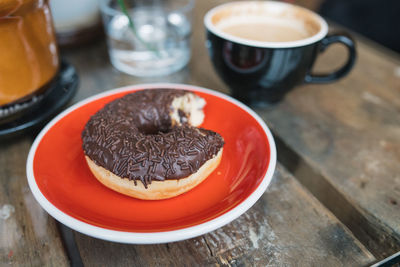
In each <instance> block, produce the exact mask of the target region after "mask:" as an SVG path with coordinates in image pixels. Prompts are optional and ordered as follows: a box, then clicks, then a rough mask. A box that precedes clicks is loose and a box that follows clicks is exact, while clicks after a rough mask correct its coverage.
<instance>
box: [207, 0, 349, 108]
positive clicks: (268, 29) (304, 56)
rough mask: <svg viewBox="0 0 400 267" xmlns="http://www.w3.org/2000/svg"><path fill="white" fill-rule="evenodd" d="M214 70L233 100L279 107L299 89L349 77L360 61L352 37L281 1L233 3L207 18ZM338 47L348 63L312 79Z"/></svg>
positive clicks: (208, 44) (314, 15)
mask: <svg viewBox="0 0 400 267" xmlns="http://www.w3.org/2000/svg"><path fill="white" fill-rule="evenodd" d="M204 24H205V27H206V30H207V43H206V45H207V47H208V50H209V54H210V57H211V61H212V62H213V65H214V67H215V69H216V71H217V72H218V74H219V75H220V77H221V78H222V79H223V80H224V82H225V83H226V84H227V85H228V86H229V87H230V89H231V93H232V95H233V96H234V97H235V98H237V99H239V100H241V101H242V102H244V103H246V104H249V105H269V104H273V103H276V102H278V101H280V100H282V98H283V97H284V96H285V94H286V93H287V92H288V91H290V90H291V89H293V88H294V87H295V86H297V85H301V84H304V83H328V82H333V81H336V80H338V79H340V78H342V77H343V76H345V75H346V74H347V73H348V72H349V71H350V70H351V68H352V67H353V65H354V62H355V59H356V50H355V43H354V41H353V39H352V38H351V37H350V36H349V35H347V34H331V35H327V33H328V25H327V23H326V21H325V20H324V19H323V18H322V17H320V16H319V15H317V14H316V13H314V12H312V11H310V10H308V9H305V8H302V7H299V6H295V5H291V4H287V3H282V2H275V1H273V2H272V1H262V2H258V1H246V2H231V3H227V4H223V5H220V6H217V7H215V8H213V9H211V10H210V11H208V12H207V14H206V16H205V17H204ZM333 43H342V44H344V45H345V46H346V47H347V49H348V51H349V53H348V59H347V62H346V63H345V64H344V65H343V66H342V67H341V68H339V69H337V70H334V71H333V72H331V73H327V74H322V75H321V74H319V75H316V74H312V73H311V69H312V66H313V64H314V62H315V59H316V57H317V56H318V54H319V53H320V52H322V51H324V50H325V48H327V47H328V46H329V45H331V44H333Z"/></svg>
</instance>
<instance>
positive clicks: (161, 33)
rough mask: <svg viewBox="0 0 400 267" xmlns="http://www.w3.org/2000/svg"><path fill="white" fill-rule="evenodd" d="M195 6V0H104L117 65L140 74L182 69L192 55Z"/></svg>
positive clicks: (110, 45)
mask: <svg viewBox="0 0 400 267" xmlns="http://www.w3.org/2000/svg"><path fill="white" fill-rule="evenodd" d="M121 2H122V3H123V4H122V3H121ZM121 4H122V5H124V6H125V8H126V9H125V11H126V13H127V14H128V15H129V17H130V19H131V21H130V20H129V18H128V17H127V16H126V13H124V9H123V8H121V7H122V6H121ZM193 6H194V0H122V1H121V0H101V2H100V8H101V12H102V17H103V23H104V28H105V32H106V35H107V43H108V52H109V55H110V60H111V63H112V64H113V66H114V67H115V68H117V69H118V70H120V71H122V72H125V73H128V74H131V75H136V76H161V75H167V74H170V73H173V72H176V71H178V70H180V69H182V68H183V67H184V66H186V64H187V63H188V62H189V59H190V36H191V31H192V21H191V18H192V9H193ZM131 22H132V23H131Z"/></svg>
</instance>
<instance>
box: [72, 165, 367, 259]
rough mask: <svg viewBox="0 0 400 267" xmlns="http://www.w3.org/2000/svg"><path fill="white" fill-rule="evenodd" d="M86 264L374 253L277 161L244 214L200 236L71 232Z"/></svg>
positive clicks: (349, 256) (363, 255) (350, 256)
mask: <svg viewBox="0 0 400 267" xmlns="http://www.w3.org/2000/svg"><path fill="white" fill-rule="evenodd" d="M75 238H76V242H77V244H78V248H79V250H80V253H81V257H82V260H83V263H84V265H85V266H210V265H218V266H266V265H268V266H365V265H367V264H369V263H371V262H373V261H374V257H373V256H372V254H370V252H368V251H367V250H366V249H365V247H364V246H363V245H362V244H361V243H360V242H359V241H358V240H356V239H355V238H354V236H353V235H352V234H351V233H350V232H349V231H348V229H347V228H346V227H344V226H343V225H342V224H341V223H340V222H339V221H338V220H337V219H336V218H335V217H334V216H333V215H332V214H331V213H330V212H329V211H327V210H326V209H325V208H324V207H323V206H322V205H321V204H320V203H319V202H318V201H317V200H316V199H315V198H314V197H313V196H312V195H311V194H310V193H308V192H307V191H306V190H305V189H304V188H303V187H302V186H301V185H300V184H299V183H298V182H297V181H296V180H295V179H294V178H293V177H292V176H291V175H290V174H288V172H287V171H286V170H284V169H283V168H282V167H281V166H280V165H278V168H277V171H276V172H275V175H274V178H273V180H272V183H271V185H270V187H269V189H268V190H267V192H266V193H265V194H264V195H263V196H262V197H261V199H260V200H259V201H258V202H257V203H256V204H255V205H254V206H253V207H252V208H251V209H250V210H249V211H248V212H246V213H245V214H244V215H242V216H240V217H239V218H238V219H236V220H234V221H233V222H232V223H230V224H228V225H227V226H225V227H223V228H220V229H218V230H216V231H213V232H211V233H209V234H206V235H204V236H200V237H197V238H193V239H189V240H186V241H181V242H174V243H167V244H159V245H126V244H117V243H112V242H108V241H103V240H99V239H95V238H91V237H88V236H85V235H82V234H79V233H76V234H75Z"/></svg>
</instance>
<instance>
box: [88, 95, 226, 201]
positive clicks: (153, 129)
mask: <svg viewBox="0 0 400 267" xmlns="http://www.w3.org/2000/svg"><path fill="white" fill-rule="evenodd" d="M204 105H205V101H204V99H202V98H200V97H199V96H197V95H195V94H194V93H191V92H189V91H184V90H174V89H151V90H142V91H137V92H134V93H131V94H127V95H125V96H124V97H122V98H119V99H117V100H114V101H112V102H110V103H109V104H107V105H106V106H105V107H104V108H102V109H101V110H99V111H98V112H97V113H96V114H94V115H93V116H92V117H91V118H90V119H89V121H88V122H87V124H86V125H85V128H84V130H83V132H82V141H83V151H84V153H85V156H86V160H87V162H88V165H89V167H90V169H91V171H92V172H93V174H94V175H95V176H96V178H97V179H98V180H99V181H100V182H102V183H103V184H105V185H106V186H108V187H110V188H111V189H114V190H116V191H118V192H120V193H123V194H126V195H129V196H133V197H136V198H141V199H163V198H169V197H173V196H176V195H178V194H182V193H184V192H186V191H188V190H190V189H191V188H193V187H194V186H196V185H197V184H199V183H200V182H201V181H203V180H204V179H205V178H206V177H207V176H208V175H209V174H210V173H211V172H212V171H213V170H214V169H215V167H216V166H218V163H219V161H220V159H221V155H222V148H223V145H224V140H223V138H222V137H221V136H220V135H219V134H218V133H216V132H213V131H210V130H206V129H202V128H196V127H195V126H198V125H200V124H201V123H202V121H203V118H204V113H203V111H202V108H203V106H204ZM204 176H205V177H204Z"/></svg>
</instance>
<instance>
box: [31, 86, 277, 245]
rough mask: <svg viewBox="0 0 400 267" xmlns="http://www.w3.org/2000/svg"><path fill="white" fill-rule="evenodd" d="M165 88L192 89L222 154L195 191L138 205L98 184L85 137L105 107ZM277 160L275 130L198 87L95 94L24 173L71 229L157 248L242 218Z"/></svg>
mask: <svg viewBox="0 0 400 267" xmlns="http://www.w3.org/2000/svg"><path fill="white" fill-rule="evenodd" d="M160 87H162V88H166V87H168V88H179V89H186V90H192V91H195V92H196V94H198V95H200V96H201V97H203V98H204V99H205V100H206V102H207V105H206V107H205V109H204V112H205V120H204V123H203V124H202V125H201V127H203V128H206V129H211V130H213V131H216V132H218V133H220V134H221V135H222V136H223V138H224V139H225V146H224V153H223V156H222V160H221V163H220V165H219V166H218V167H217V169H216V170H215V171H214V172H213V173H212V174H211V175H210V176H209V177H208V178H207V179H206V180H205V181H204V182H202V183H201V184H200V185H199V186H197V187H195V188H194V189H192V190H191V191H189V192H187V193H185V194H183V195H180V196H178V197H175V198H171V199H167V200H155V201H146V200H138V199H135V198H131V197H128V196H125V195H122V194H119V193H117V192H115V191H112V190H110V189H108V188H107V187H105V186H103V185H102V184H101V183H99V182H98V181H97V180H96V178H95V177H94V176H93V175H92V173H91V172H90V170H89V168H88V166H87V164H86V161H85V159H84V154H83V151H82V141H81V132H82V130H83V128H84V125H85V123H86V122H87V121H88V119H89V117H90V116H91V115H93V114H94V113H95V112H96V111H98V110H99V109H101V108H102V107H103V106H104V105H105V104H106V103H108V102H110V101H112V100H114V99H116V98H119V97H121V96H123V95H125V94H127V93H130V92H133V91H135V90H138V89H149V88H150V89H151V88H160ZM275 162H276V151H275V144H274V141H273V138H272V135H271V133H270V131H269V130H268V128H267V127H266V126H265V124H264V123H263V121H262V120H261V119H260V118H259V117H258V116H257V115H256V114H255V113H254V112H252V111H251V110H250V109H249V108H247V107H245V106H244V105H243V104H241V103H239V102H237V101H236V100H233V99H232V98H230V97H228V96H226V95H223V94H220V93H217V92H215V91H211V90H207V89H203V88H199V87H194V86H189V85H179V84H152V85H139V86H134V87H132V86H131V87H127V88H122V89H116V90H113V91H110V92H107V93H105V94H101V95H98V96H94V97H92V98H90V99H87V100H85V101H83V102H81V103H78V104H76V105H74V106H72V107H71V108H69V109H68V110H66V111H65V112H63V113H62V114H60V115H59V116H57V117H56V118H55V119H54V120H53V121H51V122H50V123H49V124H48V125H47V126H46V127H45V128H44V129H43V130H42V132H41V133H40V134H39V136H38V137H37V139H36V140H35V142H34V144H33V146H32V148H31V151H30V154H29V157H28V163H27V175H28V181H29V185H30V187H31V190H32V192H33V193H34V196H35V197H36V199H37V200H38V201H39V203H40V204H41V205H42V207H43V208H44V209H45V210H46V211H48V212H49V213H50V215H52V216H53V217H55V218H56V219H57V220H59V221H61V222H62V223H64V224H66V225H68V226H69V227H71V228H73V229H75V230H77V231H80V232H83V233H85V234H88V235H92V236H95V237H98V238H102V239H107V240H112V241H118V242H126V243H160V242H170V241H176V240H182V239H186V238H190V237H193V236H196V235H199V234H203V233H206V232H208V231H211V230H214V229H216V228H217V227H220V226H222V225H224V224H226V223H228V222H230V221H231V220H233V219H235V218H237V217H238V216H240V215H241V214H242V213H243V212H245V211H246V210H247V209H248V208H250V207H251V206H252V205H253V204H254V203H255V201H256V200H257V199H258V198H259V197H260V196H261V195H262V194H263V192H264V191H265V189H266V188H267V186H268V184H269V182H270V180H271V178H272V174H273V171H274V168H275ZM127 233H129V235H128V236H127Z"/></svg>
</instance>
